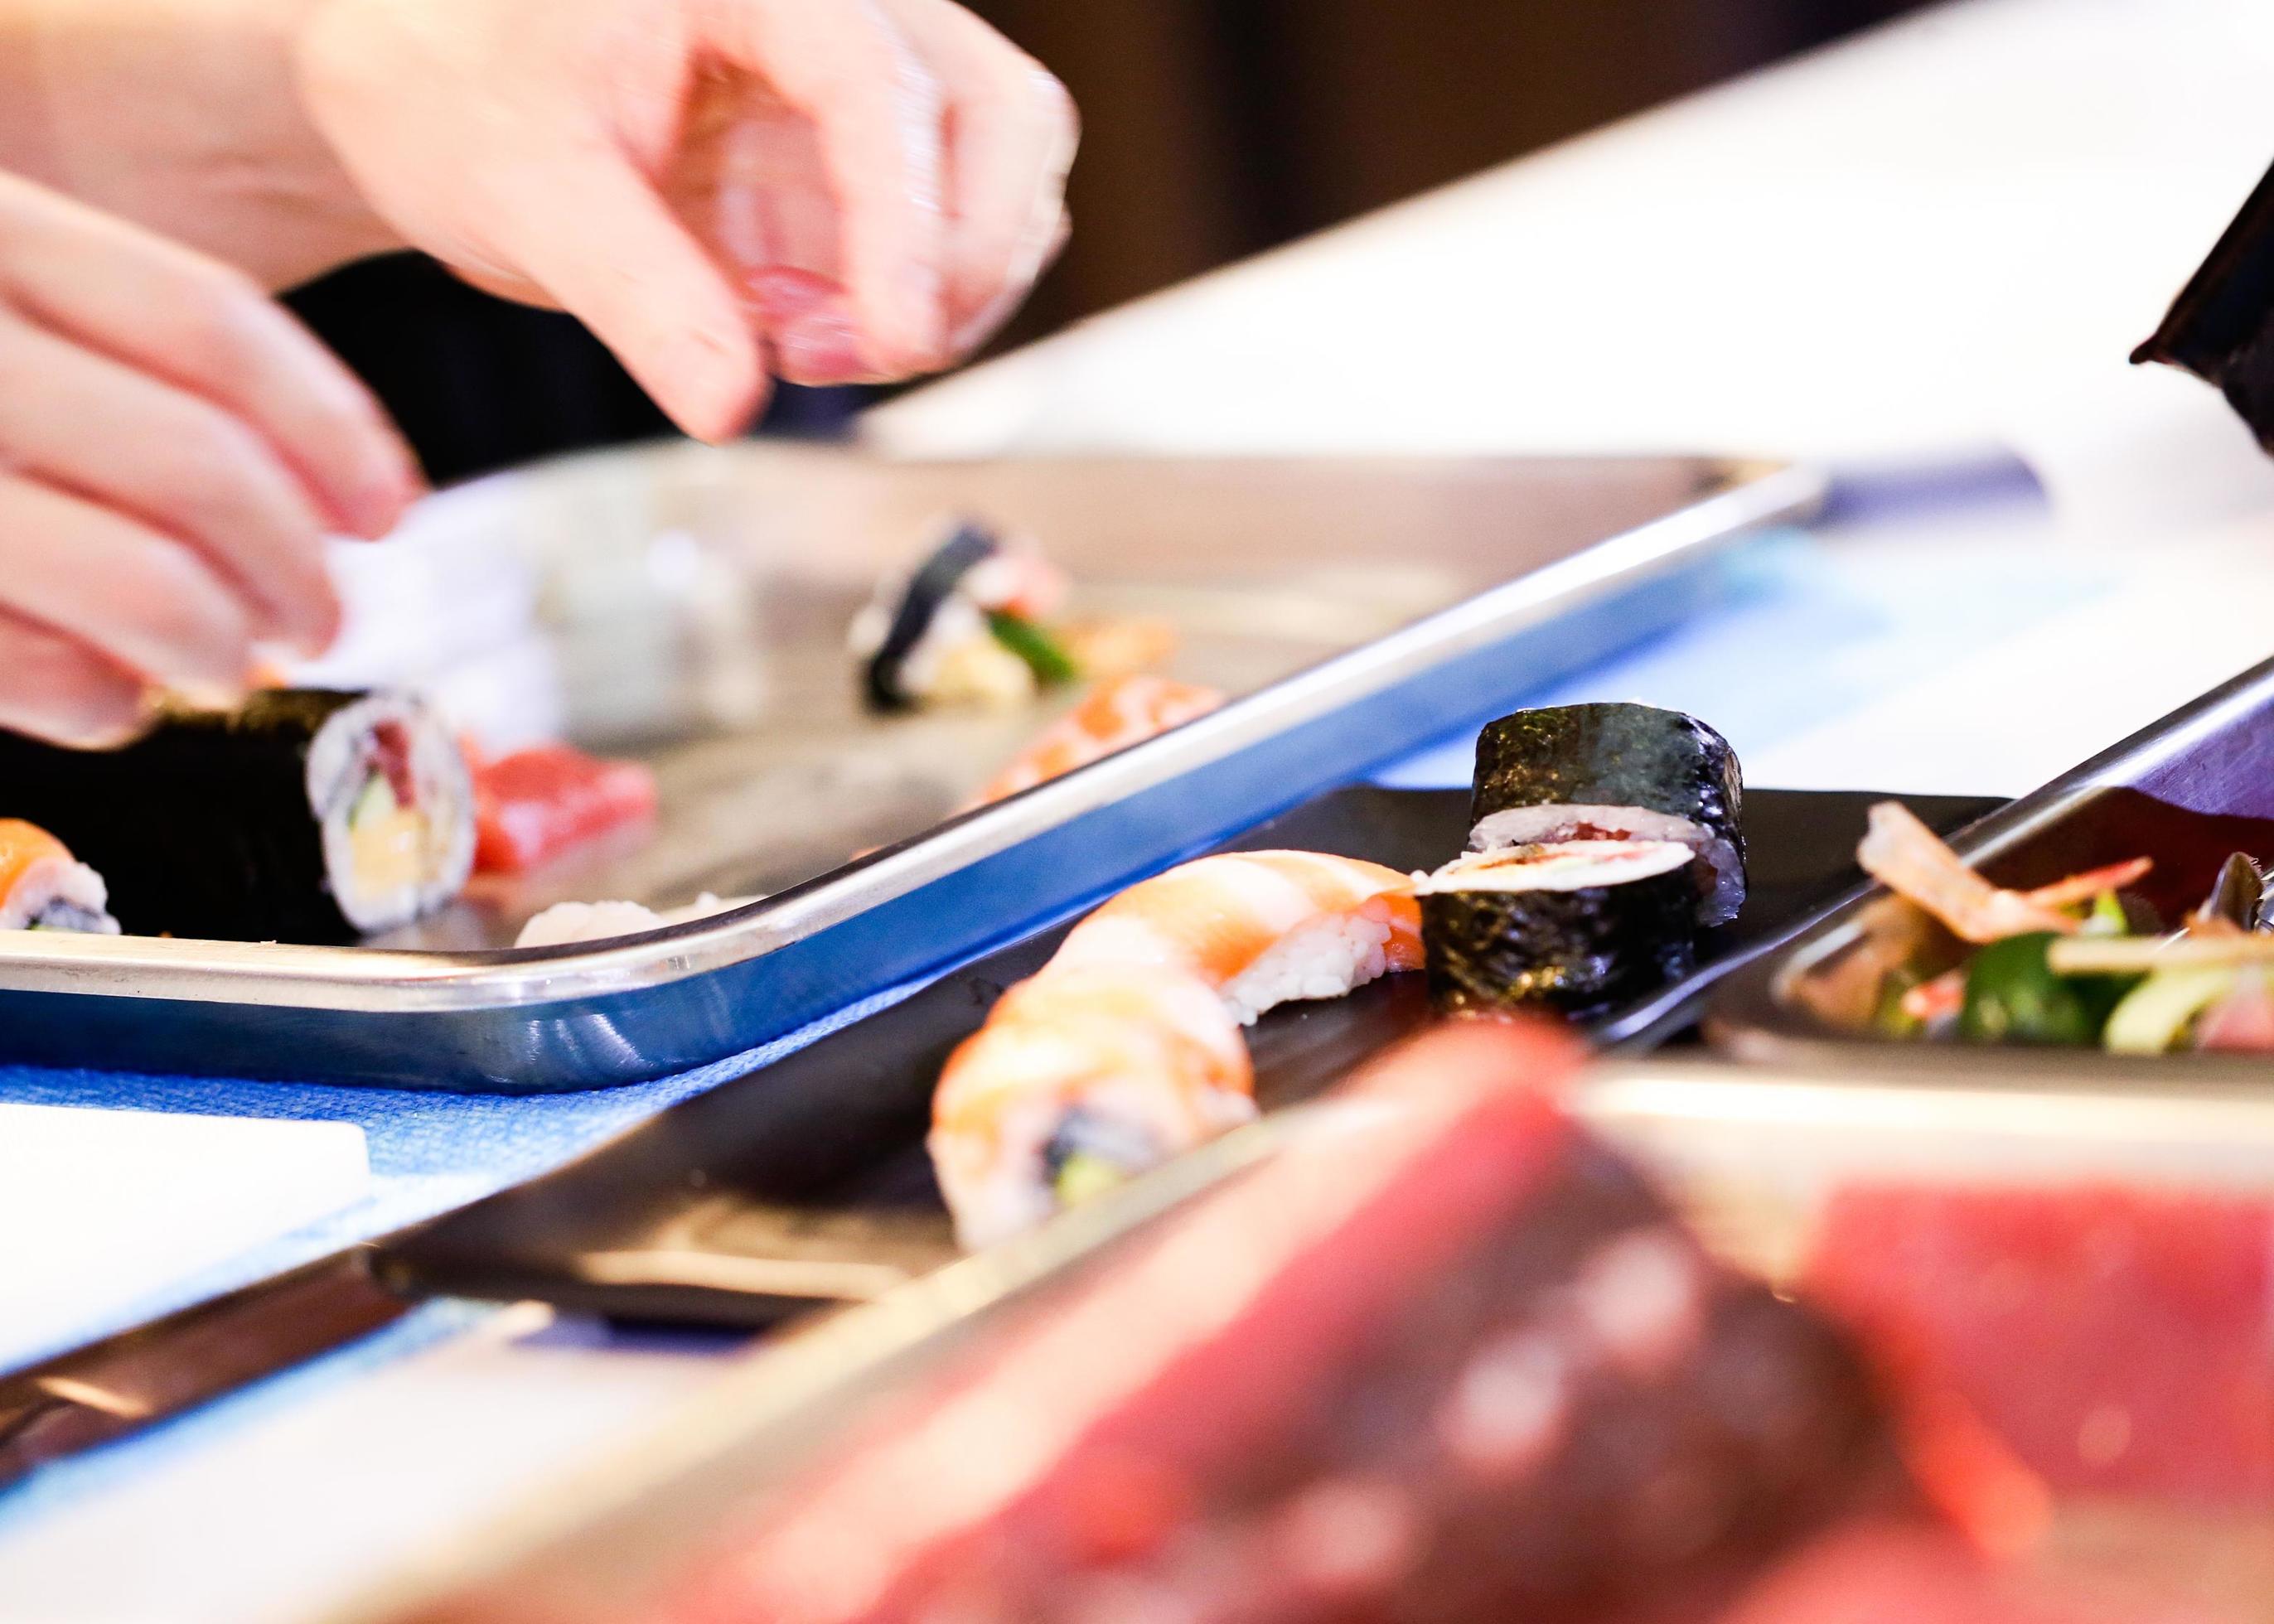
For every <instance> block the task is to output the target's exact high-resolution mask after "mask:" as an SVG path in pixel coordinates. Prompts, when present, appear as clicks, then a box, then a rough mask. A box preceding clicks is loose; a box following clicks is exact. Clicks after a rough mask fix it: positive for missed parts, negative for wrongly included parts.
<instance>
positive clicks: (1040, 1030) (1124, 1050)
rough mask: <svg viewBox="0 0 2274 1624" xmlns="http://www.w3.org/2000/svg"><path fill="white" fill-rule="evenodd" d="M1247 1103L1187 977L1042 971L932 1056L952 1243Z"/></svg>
mask: <svg viewBox="0 0 2274 1624" xmlns="http://www.w3.org/2000/svg"><path fill="white" fill-rule="evenodd" d="M1254 1116H1255V1100H1254V1071H1253V1069H1252V1067H1251V1065H1250V1064H1249V1061H1248V1057H1247V1045H1246V1041H1244V1040H1243V1039H1242V1038H1241V1036H1240V1033H1239V1024H1238V1023H1237V1022H1235V1021H1234V1020H1233V1019H1231V1015H1230V1014H1228V1013H1227V1012H1226V1011H1225V1010H1224V1005H1223V1004H1222V1003H1221V1002H1220V1001H1219V1000H1218V999H1217V997H1216V994H1215V992H1214V991H1213V990H1212V989H1210V988H1209V986H1208V985H1207V984H1206V983H1205V982H1202V981H1199V980H1197V979H1195V978H1193V977H1191V976H1188V975H1184V974H1178V973H1177V972H1175V971H1172V970H1164V969H1160V968H1153V967H1147V966H1138V965H1106V966H1094V967H1085V968H1071V969H1052V970H1048V971H1045V972H1044V973H1043V974H1041V975H1038V976H1035V978H1033V979H1032V980H1030V981H1022V982H1020V984H1019V985H1018V986H1016V987H1013V988H1012V989H1011V990H1010V991H1008V992H1006V993H1005V994H1004V995H1003V996H1002V997H1001V998H1000V999H998V1001H997V1003H996V1005H995V1009H994V1011H993V1012H992V1013H991V1014H990V1015H989V1017H988V1019H987V1024H986V1025H985V1026H982V1027H981V1028H980V1029H979V1030H978V1032H976V1033H975V1034H973V1035H972V1036H971V1037H970V1038H968V1039H967V1040H966V1041H964V1043H963V1045H962V1046H961V1047H960V1048H959V1049H957V1050H956V1051H955V1053H954V1054H953V1056H950V1057H949V1059H948V1063H947V1066H946V1069H945V1071H942V1072H941V1073H940V1079H939V1087H938V1090H937V1093H936V1094H934V1095H933V1100H932V1130H931V1136H930V1141H929V1144H930V1151H931V1158H932V1168H933V1170H934V1171H935V1172H936V1173H937V1176H938V1178H939V1187H940V1193H941V1194H942V1195H943V1196H944V1197H945V1199H946V1201H947V1206H948V1210H949V1211H950V1212H951V1213H953V1214H954V1216H955V1229H956V1235H957V1237H958V1238H959V1239H960V1240H961V1241H962V1243H963V1244H965V1245H966V1246H970V1247H978V1246H986V1245H990V1244H993V1243H995V1242H997V1241H999V1240H1003V1239H1005V1238H1007V1237H1010V1236H1012V1235H1014V1234H1016V1233H1018V1232H1019V1231H1020V1230H1021V1229H1027V1228H1028V1227H1030V1226H1032V1225H1034V1224H1036V1223H1039V1222H1042V1221H1043V1219H1045V1218H1048V1217H1049V1216H1050V1214H1053V1213H1055V1212H1058V1211H1059V1210H1060V1209H1061V1208H1064V1207H1073V1206H1075V1205H1078V1204H1079V1203H1080V1202H1081V1201H1082V1200H1083V1199H1086V1198H1087V1197H1089V1196H1092V1195H1096V1194H1097V1193H1100V1192H1103V1191H1104V1190H1107V1189H1110V1188H1111V1187H1112V1186H1113V1185H1115V1184H1120V1183H1122V1182H1124V1181H1125V1180H1126V1179H1129V1178H1133V1177H1135V1176H1136V1175H1138V1174H1140V1173H1141V1172H1144V1171H1145V1170H1146V1169H1148V1168H1151V1167H1154V1166H1156V1165H1157V1164H1158V1163H1160V1162H1166V1161H1168V1160H1169V1159H1170V1158H1171V1156H1174V1155H1176V1154H1178V1153H1179V1152H1182V1151H1186V1150H1189V1149H1191V1148H1192V1147H1194V1146H1196V1145H1201V1144H1205V1143H1206V1142H1207V1141H1208V1140H1209V1139H1215V1138H1216V1136H1217V1135H1219V1134H1221V1133H1224V1132H1227V1131H1228V1130H1230V1129H1231V1128H1235V1127H1238V1126H1239V1124H1242V1123H1244V1122H1247V1121H1250V1120H1252V1119H1253V1118H1254Z"/></svg>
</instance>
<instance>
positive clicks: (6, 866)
mask: <svg viewBox="0 0 2274 1624" xmlns="http://www.w3.org/2000/svg"><path fill="white" fill-rule="evenodd" d="M51 857H61V858H64V859H65V860H66V861H68V860H69V858H70V857H71V849H70V848H69V847H68V846H64V843H63V842H62V841H60V840H58V839H56V838H55V836H53V835H51V834H49V832H48V831H46V830H44V829H42V828H41V827H40V826H39V825H38V824H37V823H26V822H25V821H24V820H23V819H22V818H20V817H0V897H4V896H6V895H7V894H8V893H9V892H10V891H13V890H15V889H16V883H17V882H18V881H19V880H21V879H22V878H23V877H24V874H25V871H26V869H28V868H31V866H32V865H33V864H34V863H36V862H43V861H46V860H48V859H49V858H51Z"/></svg>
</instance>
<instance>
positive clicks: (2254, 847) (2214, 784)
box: [1706, 661, 2274, 1087]
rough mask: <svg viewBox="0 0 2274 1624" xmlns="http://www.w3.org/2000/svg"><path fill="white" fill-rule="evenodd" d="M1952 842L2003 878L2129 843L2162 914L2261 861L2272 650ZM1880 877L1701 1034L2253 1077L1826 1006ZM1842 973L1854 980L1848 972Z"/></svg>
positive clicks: (1804, 1058) (2034, 1064) (1796, 943)
mask: <svg viewBox="0 0 2274 1624" xmlns="http://www.w3.org/2000/svg"><path fill="white" fill-rule="evenodd" d="M1952 844H1953V846H1954V847H1955V848H1956V849H1957V850H1958V851H1959V852H1960V853H1962V855H1963V856H1965V857H1966V859H1967V860H1968V861H1969V862H1971V863H1972V864H1974V865H1975V866H1976V867H1977V868H1981V869H1983V870H1984V872H1985V873H1987V874H1988V875H1989V876H1991V877H1992V879H1994V880H1996V881H1997V882H1998V883H2000V884H2003V885H2013V886H2021V887H2027V886H2030V885H2037V884H2042V883H2046V882H2048V881H2050V880H2052V879H2055V878H2057V877H2059V876H2061V875H2064V874H2077V873H2082V872H2083V871H2084V870H2086V869H2089V868H2096V867H2098V866H2099V865H2101V864H2104V863H2111V862H2119V861H2124V860H2126V859H2127V858H2131V857H2136V856H2140V855H2142V854H2145V855H2149V856H2152V857H2153V858H2155V860H2156V867H2155V868H2154V869H2153V871H2151V872H2150V874H2149V876H2148V877H2147V878H2146V879H2145V880H2144V881H2143V882H2142V883H2141V885H2140V887H2139V889H2140V890H2141V891H2142V892H2143V893H2144V894H2145V895H2146V897H2147V898H2148V900H2149V901H2150V902H2151V903H2152V904H2154V906H2156V908H2157V911H2158V912H2159V913H2160V914H2163V916H2164V917H2165V918H2166V919H2177V918H2179V917H2180V916H2181V915H2182V914H2185V913H2186V912H2187V910H2188V909H2189V908H2192V907H2194V906H2195V905H2196V904H2198V903H2199V902H2200V901H2201V900H2202V898H2203V897H2204V896H2206V895H2207V894H2208V893H2209V892H2210V884H2211V881H2212V879H2213V878H2214V877H2215V876H2217V874H2218V868H2219V865H2220V864H2222V863H2223V862H2225V861H2226V858H2227V855H2228V854H2229V853H2233V852H2237V851H2242V852H2248V853H2251V854H2252V855H2253V856H2254V857H2255V858H2256V859H2257V860H2258V861H2261V862H2262V863H2263V862H2265V861H2274V661H2269V662H2267V663H2266V664H2265V665H2259V666H2257V667H2255V669H2253V670H2251V671H2248V672H2246V673H2243V674H2242V675H2241V676H2239V677H2237V678H2235V679H2234V680H2233V681H2231V682H2228V683H2226V684H2225V685H2224V686H2222V687H2220V688H2216V689H2214V690H2212V691H2211V692H2210V693H2209V694H2206V695H2203V696H2202V698H2200V699H2198V700H2196V701H2195V702H2194V703H2191V704H2189V705H2187V706H2186V707H2184V708H2182V709H2181V710H2180V711H2175V712H2174V713H2172V715H2171V716H2168V717H2166V718H2164V719H2163V720H2161V721H2159V722H2157V723H2155V724H2153V725H2152V726H2149V727H2147V728H2144V729H2142V731H2141V732H2140V733H2136V734H2135V735H2134V736H2133V737H2131V738H2129V739H2127V740H2125V741H2123V742H2121V743H2120V744H2118V745H2116V746H2114V747H2113V748H2110V749H2108V750H2106V751H2104V752H2103V753H2102V754H2100V755H2099V756H2095V757H2094V758H2093V759H2092V760H2090V761H2089V762H2086V763H2083V764H2082V766H2079V767H2076V768H2074V769H2073V770H2072V771H2068V772H2067V773H2064V774H2063V775H2062V776H2061V777H2060V778H2056V779H2054V780H2053V782H2052V783H2051V784H2048V785H2046V786H2044V788H2043V789H2040V790H2037V791H2036V792H2034V793H2031V794H2029V795H2027V796H2024V797H2023V798H2022V800H2020V801H2015V802H2014V803H2013V805H2011V806H2010V807H2008V808H2006V809H2004V810H2003V811H2000V812H1997V813H1994V814H1992V816H1988V817H1986V818H1984V819H1983V820H1982V821H1981V822H1979V823H1976V824H1974V825H1973V826H1972V827H1971V828H1970V829H1969V830H1967V831H1964V832H1963V833H1962V834H1961V835H1959V836H1958V837H1956V838H1954V840H1953V842H1952ZM1885 898H1886V891H1884V890H1881V889H1879V888H1878V887H1873V888H1871V889H1870V890H1867V891H1859V892H1857V893H1856V895H1855V896H1853V897H1851V898H1847V899H1846V900H1844V901H1843V902H1842V903H1841V904H1840V905H1839V906H1834V907H1833V908H1832V909H1830V910H1828V911H1827V912H1826V913H1825V914H1822V915H1820V916H1819V917H1818V918H1817V919H1816V920H1814V921H1810V922H1809V923H1808V924H1807V925H1805V926H1803V927H1801V928H1798V929H1796V931H1795V934H1794V936H1793V938H1792V940H1791V941H1789V942H1788V943H1787V944H1783V945H1781V947H1779V948H1778V949H1777V950H1776V951H1773V952H1769V953H1766V954H1764V955H1762V956H1761V957H1759V958H1758V959H1755V960H1754V961H1753V962H1752V963H1751V964H1750V965H1748V966H1745V967H1744V968H1743V969H1741V970H1739V971H1738V972H1736V974H1733V975H1731V976H1729V977H1728V979H1727V980H1726V981H1723V982H1722V983H1721V987H1720V989H1718V990H1717V991H1716V993H1715V995H1714V996H1713V1001H1712V1003H1711V1004H1709V1005H1708V1007H1707V1011H1706V1034H1707V1036H1708V1037H1709V1038H1710V1039H1711V1040H1712V1041H1713V1042H1714V1043H1715V1044H1716V1045H1718V1046H1719V1047H1721V1048H1722V1049H1727V1050H1728V1052H1730V1053H1731V1054H1733V1055H1735V1056H1737V1057H1738V1058H1740V1059H1744V1060H1752V1061H1760V1062H1765V1063H1769V1064H1795V1065H1810V1066H1835V1065H1839V1064H1848V1063H1849V1061H1851V1060H1853V1059H1855V1058H1857V1057H1860V1056H1864V1055H1865V1054H1868V1053H1871V1052H1874V1051H1877V1052H1879V1053H1883V1054H1886V1053H1892V1054H1893V1055H1894V1056H1897V1057H1898V1058H1899V1059H1900V1061H1901V1064H1904V1065H1906V1066H1908V1067H1909V1068H1910V1069H1911V1070H1912V1071H1914V1072H1915V1073H1916V1075H1918V1076H1920V1077H1921V1078H1923V1079H1924V1078H1932V1077H1935V1076H1939V1075H1940V1074H1941V1073H1943V1072H1945V1071H1962V1072H1965V1073H1967V1074H1969V1075H1977V1074H1980V1073H1982V1072H1984V1071H1991V1072H1992V1073H1994V1074H1997V1075H2001V1076H2007V1077H2012V1078H2016V1079H2027V1078H2031V1077H2049V1078H2054V1079H2068V1078H2073V1077H2075V1076H2077V1075H2079V1074H2080V1073H2089V1074H2090V1075H2093V1076H2096V1077H2100V1078H2104V1079H2109V1080H2111V1081H2112V1082H2120V1081H2129V1082H2131V1083H2134V1084H2136V1085H2139V1086H2150V1087H2152V1086H2170V1085H2171V1084H2172V1083H2173V1082H2174V1081H2176V1080H2178V1079H2182V1078H2192V1079H2208V1078H2225V1079H2232V1080H2234V1081H2236V1082H2238V1083H2246V1084H2247V1083H2255V1084H2256V1085H2257V1086H2261V1087H2263V1086H2264V1084H2265V1080H2266V1078H2267V1067H2266V1063H2265V1060H2264V1057H2263V1056H2255V1055H2219V1054H2201V1055H2199V1054H2176V1055H2160V1056H2136V1057H2135V1056H2116V1055H2109V1054H2105V1053H2102V1052H2100V1051H2099V1050H2097V1049H2088V1050H2077V1049H2055V1050H2037V1049H1980V1048H1974V1047H1969V1046H1962V1045H1958V1044H1953V1043H1927V1042H1909V1041H1901V1042H1899V1041H1893V1040H1887V1039H1881V1038H1878V1037H1875V1036H1873V1035H1871V1034H1870V1033H1868V1032H1867V1031H1862V1030H1858V1029H1857V1026H1856V1025H1850V1024H1849V1023H1847V1022H1844V1021H1841V1020H1837V1019H1833V1018H1831V1016H1830V1014H1829V1012H1828V1011H1829V1009H1830V1007H1831V1003H1832V1002H1836V1000H1835V1001H1829V1002H1828V1001H1827V1000H1826V998H1825V997H1823V996H1818V997H1815V998H1811V996H1809V995H1810V994H1811V991H1815V990H1818V989H1830V988H1831V987H1833V986H1834V984H1835V983H1834V981H1833V980H1832V978H1833V977H1834V975H1835V974H1836V973H1837V971H1838V970H1839V968H1840V966H1841V962H1842V960H1843V959H1845V957H1846V956H1847V955H1848V954H1849V952H1850V951H1853V950H1854V949H1855V948H1856V944H1857V943H1858V942H1859V940H1860V938H1861V933H1862V928H1863V922H1864V915H1865V914H1866V911H1867V910H1869V909H1870V908H1871V907H1873V906H1876V905H1878V904H1879V903H1880V902H1882V901H1883V900H1884V899H1885ZM1850 979H1851V980H1852V979H1853V978H1850Z"/></svg>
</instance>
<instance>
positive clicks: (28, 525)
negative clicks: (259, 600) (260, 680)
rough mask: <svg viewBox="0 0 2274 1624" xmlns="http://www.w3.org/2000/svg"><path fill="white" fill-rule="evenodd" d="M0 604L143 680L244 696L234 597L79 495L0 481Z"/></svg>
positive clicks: (139, 529) (154, 535) (188, 557)
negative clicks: (2, 603) (2, 602)
mask: <svg viewBox="0 0 2274 1624" xmlns="http://www.w3.org/2000/svg"><path fill="white" fill-rule="evenodd" d="M0 601H4V604H5V606H6V609H7V611H8V612H9V613H11V614H12V615H13V616H15V617H17V618H19V619H21V620H30V621H34V622H36V623H37V624H38V625H40V626H41V627H44V628H47V629H48V630H49V631H50V632H55V633H58V634H61V635H64V636H65V637H68V638H70V639H72V641H74V642H76V643H79V644H80V645H81V646H82V647H83V648H84V649H85V650H87V651H88V652H90V653H92V654H94V655H95V656H98V657H100V658H102V659H104V660H106V661H108V662H109V663H110V664H112V665H117V666H118V667H120V668H122V669H124V671H125V672H127V673H130V674H131V675H133V676H137V677H140V678H142V679H143V680H147V681H148V682H151V683H154V684H158V685H161V686H163V687H167V688H173V689H176V690H177V691H178V692H181V693H183V694H185V695H189V696H191V697H192V698H195V699H201V700H207V701H209V702H211V703H222V704H226V703H233V702H234V701H235V700H237V698H239V697H240V696H241V695H243V693H244V690H245V676H246V673H247V672H248V670H249V669H250V668H251V665H252V623H251V621H250V620H249V619H248V617H247V616H246V614H245V610H244V608H243V607H242V606H241V605H240V604H239V602H238V599H237V595H236V594H235V593H234V592H232V591H231V590H230V588H229V586H228V585H227V583H224V582H223V581H222V579H221V578H220V576H218V575H216V574H215V572H214V570H213V569H212V568H211V567H210V566H208V565H207V563H206V562H205V561H204V560H201V559H200V558H199V557H198V556H197V555H196V554H194V553H192V552H191V551H190V549H189V548H188V547H186V546H184V545H182V544H181V543H180V542H178V541H176V540H174V539H173V538H170V537H167V536H162V535H160V534H159V533H158V532H157V531H155V530H151V529H149V528H147V526H144V525H141V524H138V523H135V522H134V521H133V520H132V519H129V518H127V517H125V516H124V515H120V514H117V513H115V512H111V511H109V510H107V509H105V508H101V507H99V506H97V505H96V504H95V503H94V502H92V501H89V500H84V499H82V498H80V497H77V496H73V495H71V494H69V493H68V492H62V491H57V490H55V489H53V488H51V487H49V486H47V485H41V484H39V483H38V482H37V481H34V480H31V479H24V478H16V477H4V478H0ZM13 680H14V679H13V677H12V675H11V677H10V678H9V680H8V681H7V682H5V683H0V687H8V686H12V685H13Z"/></svg>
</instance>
